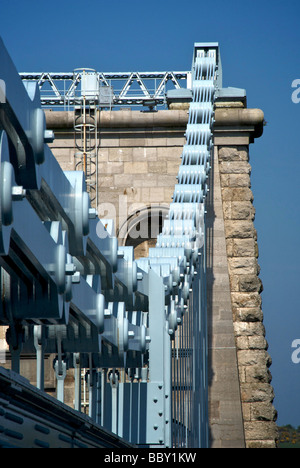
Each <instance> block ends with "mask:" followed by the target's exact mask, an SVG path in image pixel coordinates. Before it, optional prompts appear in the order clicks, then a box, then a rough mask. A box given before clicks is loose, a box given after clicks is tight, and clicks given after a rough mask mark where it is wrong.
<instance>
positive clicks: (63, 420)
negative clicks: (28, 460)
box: [0, 368, 133, 450]
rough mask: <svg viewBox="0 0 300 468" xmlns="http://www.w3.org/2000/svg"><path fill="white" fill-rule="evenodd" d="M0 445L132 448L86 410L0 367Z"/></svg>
mask: <svg viewBox="0 0 300 468" xmlns="http://www.w3.org/2000/svg"><path fill="white" fill-rule="evenodd" d="M0 398H1V404H0V448H110V449H112V448H116V449H123V450H124V449H132V447H133V446H132V444H129V443H128V442H126V441H125V440H123V439H121V438H120V437H118V436H116V435H115V434H112V433H111V432H109V431H106V430H105V429H104V428H102V427H100V426H99V425H96V424H95V423H94V421H93V420H92V419H91V418H89V417H88V416H87V415H85V414H78V411H75V410H73V409H72V408H70V407H68V406H66V405H64V404H60V403H59V402H58V401H57V400H56V399H55V398H53V397H50V396H49V395H47V394H46V393H44V392H42V391H40V390H38V389H37V388H35V387H33V386H32V385H30V384H29V383H28V381H27V380H26V379H24V377H21V376H20V375H18V374H15V373H14V372H12V371H8V370H7V369H3V368H0Z"/></svg>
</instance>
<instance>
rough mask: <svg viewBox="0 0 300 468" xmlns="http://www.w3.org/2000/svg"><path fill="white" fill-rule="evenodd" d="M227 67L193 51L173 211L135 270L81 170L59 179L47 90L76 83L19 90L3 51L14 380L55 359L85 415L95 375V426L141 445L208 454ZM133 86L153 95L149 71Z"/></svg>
mask: <svg viewBox="0 0 300 468" xmlns="http://www.w3.org/2000/svg"><path fill="white" fill-rule="evenodd" d="M218 67H220V58H219V47H218V44H215V43H213V44H199V43H196V44H195V47H194V55H193V64H192V72H191V74H192V95H193V102H192V103H191V107H190V112H189V121H188V125H187V130H186V145H185V146H184V148H183V153H182V161H181V167H180V169H179V174H178V184H176V186H175V189H174V196H173V203H171V205H170V210H169V216H168V217H167V219H166V220H165V222H164V224H163V229H162V232H161V234H159V235H158V237H157V245H156V247H155V248H152V249H150V250H149V257H148V258H144V259H140V260H135V259H134V252H133V248H132V247H121V246H119V245H118V240H117V238H116V236H115V234H114V229H113V223H112V222H107V220H105V225H106V226H107V227H105V225H104V221H101V220H99V219H98V218H97V214H96V212H95V210H93V209H92V208H91V205H90V199H89V196H88V194H87V191H86V186H85V181H84V174H83V172H80V171H69V172H64V171H62V169H61V168H60V167H59V165H58V163H57V161H56V160H55V158H54V156H53V154H52V152H51V151H50V149H49V147H48V146H47V143H48V142H49V141H51V139H53V135H52V133H51V132H48V131H46V126H45V117H44V112H43V111H42V109H41V101H40V97H39V85H42V84H43V82H44V81H46V80H47V79H51V80H52V83H53V82H54V80H55V79H68V75H66V74H59V75H55V76H51V77H50V75H49V77H47V76H46V75H43V76H42V75H34V74H32V75H31V76H30V77H29V76H27V78H30V79H31V80H32V81H31V82H28V81H27V82H26V83H25V82H24V84H25V86H23V83H22V79H23V80H25V75H24V74H22V75H21V78H22V79H21V78H20V76H19V75H18V73H17V72H16V69H15V67H14V65H13V62H12V60H11V59H10V57H9V54H8V53H7V51H6V49H5V46H4V44H3V42H2V41H1V42H0V78H1V79H2V80H3V81H4V82H5V83H7V87H6V96H5V100H1V102H0V188H1V190H0V265H1V294H2V303H1V307H0V325H6V326H8V327H9V328H8V333H7V341H8V343H9V346H10V352H11V356H12V369H13V370H15V371H17V372H18V371H19V363H20V354H21V352H22V353H23V354H25V355H26V354H32V353H36V356H37V360H36V362H37V376H38V378H37V382H38V386H39V388H40V389H41V390H42V389H43V379H44V368H43V366H44V364H43V355H44V353H45V352H47V353H54V354H55V355H56V360H55V363H54V369H55V372H56V377H57V395H58V399H59V400H61V401H63V399H64V379H65V376H66V372H67V369H68V368H69V367H72V368H74V369H75V395H76V397H75V407H76V409H77V410H78V411H80V391H81V390H80V388H81V378H80V369H81V368H83V367H84V368H87V369H88V380H87V385H88V388H89V414H90V416H91V417H92V418H93V420H95V422H97V423H98V424H101V425H102V426H103V427H105V428H106V429H108V430H110V431H112V432H114V433H116V434H118V435H119V436H120V437H123V438H125V439H126V440H128V441H129V442H131V443H134V444H137V445H140V446H146V447H147V446H148V447H149V446H164V447H172V446H173V447H182V446H185V447H191V446H194V447H206V446H207V445H208V412H207V341H206V339H207V338H206V334H207V329H206V259H205V199H206V194H207V175H208V172H209V170H210V153H211V148H212V128H213V115H214V111H213V104H214V95H215V85H216V81H217V70H218ZM125 75H126V76H122V77H123V78H125V79H126V80H127V81H126V83H125V85H124V87H123V89H122V91H121V93H120V96H121V98H122V99H123V98H124V99H125V98H126V99H127V93H128V92H129V88H130V86H131V83H132V81H133V80H134V79H136V80H137V81H138V82H139V85H140V86H141V89H142V91H143V93H144V98H149V96H150V97H151V98H153V95H150V94H148V91H147V89H146V87H144V84H143V81H142V80H143V79H144V78H145V76H144V75H143V74H130V75H127V74H125ZM115 76H116V77H117V78H118V77H119V74H115ZM153 77H155V74H151V78H153ZM182 77H183V76H182V74H181V73H179V74H176V73H173V74H161V79H162V81H161V82H160V84H159V86H158V87H157V90H156V97H155V99H157V101H156V102H158V100H159V99H160V94H161V91H162V89H163V85H164V83H165V81H164V80H166V79H167V78H168V79H169V78H170V79H172V80H173V81H174V84H175V86H179V84H178V81H177V80H178V79H179V78H180V79H181V78H182ZM111 78H112V77H110V78H109V77H108V76H106V77H104V76H103V78H101V79H102V80H103V82H104V81H105V80H108V79H111ZM76 80H77V81H76V82H73V83H72V85H71V88H69V91H68V92H70V93H73V90H74V87H75V84H76V83H77V82H78V81H79V77H77V78H76ZM105 84H107V81H105ZM54 91H55V93H54V94H56V97H57V98H58V99H60V96H59V95H58V94H59V91H58V89H56V90H54Z"/></svg>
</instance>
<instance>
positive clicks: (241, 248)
mask: <svg viewBox="0 0 300 468" xmlns="http://www.w3.org/2000/svg"><path fill="white" fill-rule="evenodd" d="M228 240H229V239H228ZM228 240H227V242H228ZM255 245H256V242H255V240H254V239H251V238H248V239H232V256H233V257H256V248H255Z"/></svg>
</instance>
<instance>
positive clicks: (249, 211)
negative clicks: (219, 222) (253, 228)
mask: <svg viewBox="0 0 300 468" xmlns="http://www.w3.org/2000/svg"><path fill="white" fill-rule="evenodd" d="M223 213H224V219H225V220H252V221H253V220H254V218H255V208H254V206H253V205H252V203H251V201H240V202H232V201H227V202H224V203H223Z"/></svg>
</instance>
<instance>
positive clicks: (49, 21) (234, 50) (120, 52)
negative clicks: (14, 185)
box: [0, 0, 300, 426]
mask: <svg viewBox="0 0 300 468" xmlns="http://www.w3.org/2000/svg"><path fill="white" fill-rule="evenodd" d="M0 11H1V29H0V35H1V36H2V38H3V40H4V42H5V44H6V46H7V48H8V50H9V52H10V54H11V56H12V58H13V60H14V62H15V64H16V67H17V69H18V71H73V69H75V68H78V67H91V68H95V69H97V71H103V72H109V71H159V70H189V69H190V68H191V61H192V53H193V44H194V42H210V41H216V42H219V44H220V47H221V56H222V65H223V85H224V86H235V87H240V88H244V89H246V90H247V96H248V107H258V108H261V109H262V110H263V111H264V113H265V119H266V120H267V122H268V125H267V126H266V127H265V132H264V135H263V136H262V138H260V139H259V140H257V141H256V143H255V144H254V145H252V146H251V153H250V154H251V161H250V162H251V165H252V189H253V193H254V205H255V208H256V221H255V226H256V229H257V231H258V241H259V249H260V257H259V263H260V266H261V275H260V276H261V279H262V281H263V284H264V292H263V294H262V298H263V310H264V317H265V319H264V323H265V326H266V330H267V340H268V343H269V353H270V355H271V357H272V359H273V365H272V367H271V373H272V375H273V382H272V383H273V386H274V389H275V394H276V398H275V402H274V403H275V406H276V408H277V410H278V412H279V419H278V423H279V424H287V423H290V424H293V425H294V426H298V425H300V364H293V362H292V360H291V354H292V351H293V350H292V348H291V344H292V342H293V341H294V340H295V339H300V326H299V325H300V307H299V305H300V304H299V297H300V295H299V292H300V281H299V280H300V255H299V254H300V249H299V238H300V216H299V215H300V210H299V203H300V197H299V195H300V191H299V176H300V166H299V159H300V157H299V151H300V126H299V123H300V104H294V103H293V102H292V100H291V95H292V91H293V90H292V88H291V84H292V81H293V80H295V79H300V59H299V55H300V28H299V18H300V2H299V0H285V1H279V0H272V1H270V0H269V1H264V0H259V1H258V0H252V1H251V2H241V1H233V0H230V1H226V0H215V1H213V2H210V1H207V2H203V1H201V0H185V1H176V0H173V1H170V0H152V1H151V2H148V1H137V0H127V1H123V0H122V1H121V0H118V1H116V0H110V1H102V0H86V1H85V2H83V1H78V0H73V1H70V0H64V1H57V0H52V1H51V2H46V1H44V0H40V1H39V2H38V1H33V0H26V1H24V0H22V1H21V0H13V1H12V0H1V9H0ZM299 95H300V94H299Z"/></svg>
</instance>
